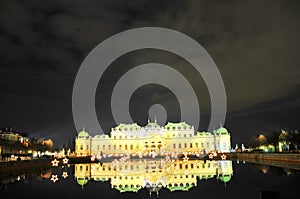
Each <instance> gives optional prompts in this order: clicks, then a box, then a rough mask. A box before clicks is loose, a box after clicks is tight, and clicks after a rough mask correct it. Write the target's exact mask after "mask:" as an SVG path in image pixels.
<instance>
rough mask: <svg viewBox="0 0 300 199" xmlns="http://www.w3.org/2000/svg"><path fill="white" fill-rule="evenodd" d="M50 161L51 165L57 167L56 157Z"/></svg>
mask: <svg viewBox="0 0 300 199" xmlns="http://www.w3.org/2000/svg"><path fill="white" fill-rule="evenodd" d="M51 163H52V166H53V167H57V166H58V163H59V161H58V160H57V159H54V160H52V161H51Z"/></svg>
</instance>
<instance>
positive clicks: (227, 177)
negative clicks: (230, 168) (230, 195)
mask: <svg viewBox="0 0 300 199" xmlns="http://www.w3.org/2000/svg"><path fill="white" fill-rule="evenodd" d="M217 179H218V180H221V181H222V182H224V183H227V182H229V181H230V179H231V175H220V176H218V177H217Z"/></svg>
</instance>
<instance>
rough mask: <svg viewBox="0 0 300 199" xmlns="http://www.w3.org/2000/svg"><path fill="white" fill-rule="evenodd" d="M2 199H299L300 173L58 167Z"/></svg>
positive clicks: (199, 163) (210, 163)
mask: <svg viewBox="0 0 300 199" xmlns="http://www.w3.org/2000/svg"><path fill="white" fill-rule="evenodd" d="M1 184H2V185H1V186H2V190H1V192H0V196H1V198H18V197H25V196H26V198H27V197H28V198H57V197H58V198H61V197H67V198H150V197H151V198H217V197H222V198H239V199H240V198H243V199H244V198H246V199H247V198H249V199H250V198H251V199H253V198H254V199H256V198H257V199H259V198H260V193H261V192H262V191H273V192H275V193H278V194H279V195H280V198H299V194H300V189H299V187H300V175H299V170H292V169H284V168H281V167H273V166H267V165H259V164H250V163H245V162H239V163H237V162H232V161H228V160H224V161H216V160H207V161H204V160H188V159H183V160H170V159H136V160H125V161H123V160H122V161H121V160H118V161H117V160H113V161H108V162H102V163H88V164H74V165H67V164H65V165H58V166H56V167H52V168H51V169H48V170H37V171H36V172H34V173H28V174H24V175H20V176H16V177H14V178H11V179H6V180H2V181H1Z"/></svg>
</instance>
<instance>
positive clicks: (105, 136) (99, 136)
mask: <svg viewBox="0 0 300 199" xmlns="http://www.w3.org/2000/svg"><path fill="white" fill-rule="evenodd" d="M94 138H109V136H108V135H105V134H101V135H95V136H94Z"/></svg>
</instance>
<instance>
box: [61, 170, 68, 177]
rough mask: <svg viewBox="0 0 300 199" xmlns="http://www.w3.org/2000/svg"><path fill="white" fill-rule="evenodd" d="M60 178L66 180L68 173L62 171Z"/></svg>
mask: <svg viewBox="0 0 300 199" xmlns="http://www.w3.org/2000/svg"><path fill="white" fill-rule="evenodd" d="M62 177H63V178H65V179H66V178H67V177H68V172H66V171H64V172H63V174H62Z"/></svg>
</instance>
